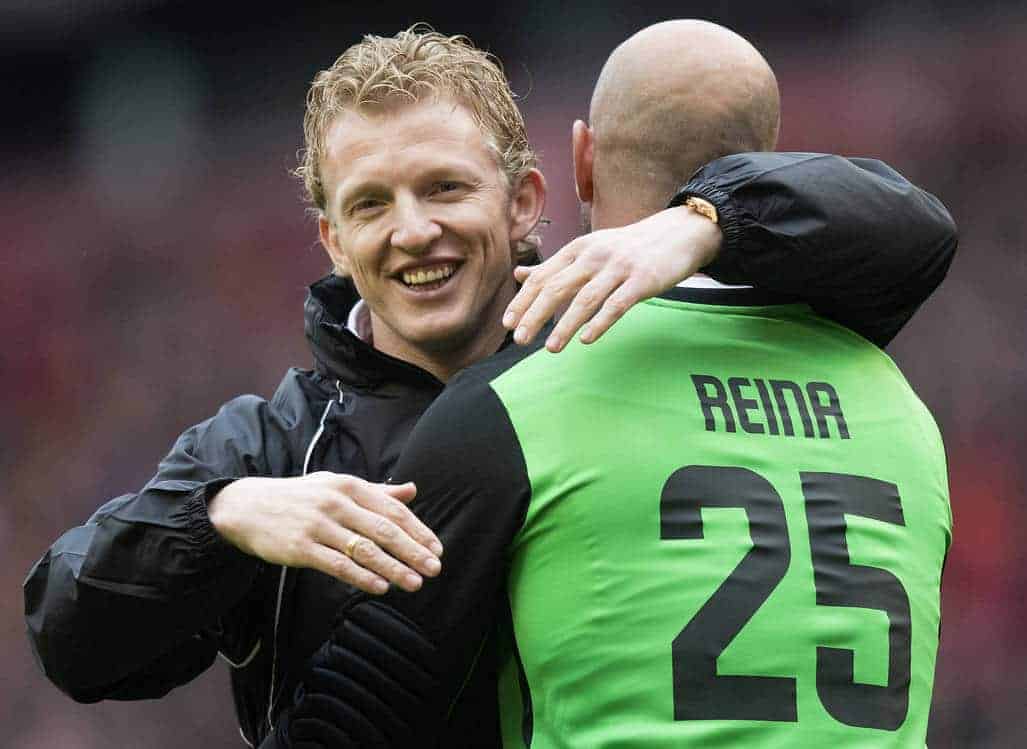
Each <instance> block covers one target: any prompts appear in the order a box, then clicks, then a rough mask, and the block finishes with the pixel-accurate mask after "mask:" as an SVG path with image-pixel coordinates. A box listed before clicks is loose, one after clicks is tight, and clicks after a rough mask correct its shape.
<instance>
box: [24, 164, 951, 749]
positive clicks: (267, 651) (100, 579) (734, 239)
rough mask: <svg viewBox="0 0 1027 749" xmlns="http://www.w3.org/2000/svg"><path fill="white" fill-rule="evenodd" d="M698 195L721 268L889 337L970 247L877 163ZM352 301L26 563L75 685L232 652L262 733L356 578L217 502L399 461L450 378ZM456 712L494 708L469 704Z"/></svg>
mask: <svg viewBox="0 0 1027 749" xmlns="http://www.w3.org/2000/svg"><path fill="white" fill-rule="evenodd" d="M692 194H694V195H699V196H702V197H705V198H706V199H708V200H710V201H711V202H713V203H714V205H715V206H716V207H717V208H718V211H719V212H720V216H721V223H722V227H723V230H724V237H725V243H724V247H723V251H722V253H721V255H720V257H719V259H718V261H717V262H716V263H715V264H714V265H713V266H711V268H710V269H709V271H710V273H711V275H714V276H715V277H717V278H719V279H720V280H723V281H727V282H735V283H737V282H742V281H745V282H751V283H754V284H757V285H759V286H762V287H765V288H768V289H771V290H775V291H778V292H781V293H785V294H794V295H797V296H800V297H802V298H804V299H806V300H807V301H809V302H810V303H811V304H812V305H813V306H814V307H815V308H817V309H818V310H819V311H821V312H822V313H824V314H825V315H827V316H830V317H833V318H835V319H837V320H838V321H840V322H843V323H844V324H846V325H848V326H849V327H851V328H852V329H854V330H856V331H857V332H859V333H861V334H863V335H864V336H866V337H867V338H869V339H870V340H872V341H874V342H875V343H877V344H878V345H882V346H883V345H884V344H886V343H887V342H888V341H889V340H890V339H891V338H892V337H893V336H894V335H895V333H896V332H897V331H898V330H899V329H900V328H901V327H902V325H903V324H905V322H906V321H907V320H908V319H909V317H910V316H911V315H912V314H913V312H914V311H915V310H916V308H917V307H918V306H919V304H920V303H921V302H922V301H923V300H924V299H926V298H927V296H929V294H930V293H931V292H932V291H933V290H934V288H935V287H936V286H937V285H938V284H939V283H940V282H941V280H942V278H943V277H944V275H945V272H946V271H947V269H948V266H949V264H950V263H951V260H952V255H953V253H954V251H955V247H956V234H955V226H954V225H953V223H952V219H951V218H950V216H949V214H948V213H947V211H946V210H945V209H944V207H943V206H942V205H941V204H940V203H939V202H938V201H937V200H936V199H935V198H933V197H932V196H930V195H928V194H927V193H925V192H923V191H921V190H919V189H918V188H916V187H914V186H913V185H911V184H910V183H909V182H907V181H906V180H905V179H903V178H902V177H901V175H898V174H897V173H896V172H894V171H892V170H891V169H890V168H889V167H887V166H886V165H884V164H882V163H881V162H877V161H872V160H852V161H849V160H846V159H842V158H840V157H834V156H822V155H818V154H780V153H764V154H741V155H736V156H730V157H726V158H723V159H719V160H717V161H715V162H712V163H711V164H710V165H707V166H706V167H704V168H703V169H701V170H700V171H699V172H697V174H696V175H695V177H694V178H693V179H692V181H691V182H689V184H688V185H686V187H685V188H683V189H682V191H681V192H680V193H679V194H678V195H677V196H676V198H675V200H676V201H677V202H681V201H683V200H684V198H685V197H687V196H688V195H692ZM356 300H357V296H356V292H355V290H354V288H353V286H352V284H351V283H349V282H347V281H343V280H340V279H337V278H333V277H329V278H326V279H323V280H322V281H320V282H318V283H316V284H314V285H313V286H312V287H311V289H310V294H309V296H308V299H307V302H306V309H305V315H306V325H305V327H306V335H307V338H308V340H309V342H310V345H311V348H312V350H313V353H314V360H315V367H314V369H312V370H299V369H292V370H290V371H289V372H288V373H287V374H286V376H285V378H284V379H283V381H282V383H281V384H280V385H279V387H278V390H277V391H276V393H275V395H274V396H273V397H272V398H271V400H264V399H262V398H259V397H256V396H252V395H250V396H241V397H239V398H236V399H234V400H232V401H229V402H228V403H226V404H225V405H224V406H223V407H222V408H221V410H220V411H219V412H218V413H217V415H215V416H214V417H213V418H212V419H209V420H207V421H205V422H203V423H201V424H199V425H197V426H195V427H193V428H192V429H190V430H188V431H187V432H185V433H184V434H183V435H182V436H181V437H180V438H179V439H178V441H177V442H176V444H175V446H174V447H173V448H172V450H171V452H170V453H169V454H168V455H167V457H165V459H164V460H163V461H162V462H161V464H160V466H159V468H158V471H157V474H156V475H155V476H154V478H153V479H151V481H150V482H149V483H148V484H147V485H146V486H145V487H143V489H142V490H140V491H139V492H138V493H135V494H126V495H124V496H121V497H118V498H116V499H113V500H111V501H109V502H108V503H107V504H105V505H103V506H102V507H101V508H100V509H99V510H98V511H97V512H96V513H95V514H94V515H93V516H92V517H91V518H90V519H89V521H88V522H87V523H86V524H85V525H83V526H80V527H77V528H73V529H71V530H69V531H68V532H67V533H65V534H64V535H63V536H61V537H60V538H59V539H58V540H57V541H56V542H55V543H54V545H53V546H52V547H51V548H50V549H49V550H48V551H47V552H46V553H45V554H44V555H43V557H42V559H40V560H39V562H37V563H36V565H35V566H34V567H33V568H32V570H31V571H30V572H29V576H28V578H27V579H26V581H25V586H24V593H25V615H26V621H27V624H28V631H29V636H30V639H31V643H32V646H33V649H34V652H35V654H36V656H37V659H38V661H39V663H40V666H41V667H42V669H43V671H44V672H45V673H46V675H47V676H48V677H49V678H50V679H51V680H52V681H53V682H54V683H55V684H56V685H57V686H58V687H60V688H61V689H62V690H63V691H65V692H66V693H67V694H69V695H70V696H71V697H73V698H74V699H76V700H79V701H82V702H93V701H97V700H101V699H144V698H153V697H159V696H161V695H163V694H166V693H167V692H168V691H169V690H171V689H173V688H174V687H176V686H178V685H180V684H184V683H186V682H188V681H190V680H191V679H193V678H194V677H195V676H197V675H198V674H200V673H201V672H203V671H204V670H206V669H207V668H208V667H209V666H210V664H211V663H212V662H213V661H214V660H215V658H216V656H217V654H218V653H219V652H220V653H221V654H222V656H223V657H224V658H225V660H227V661H228V662H229V663H230V664H231V665H232V681H233V692H234V695H235V700H236V707H237V711H238V714H239V720H240V723H241V726H242V730H243V733H244V735H245V737H246V738H247V740H248V741H250V742H252V743H254V744H256V743H257V742H259V741H260V740H261V739H262V738H263V736H264V735H265V734H266V733H267V731H268V728H269V726H270V724H271V722H272V721H273V720H274V718H275V716H276V715H277V713H278V711H279V709H280V708H281V707H282V706H283V702H285V699H284V698H283V695H287V694H288V695H291V691H292V688H293V687H294V685H295V684H296V683H297V682H298V680H299V678H300V676H301V675H302V669H303V666H304V664H305V662H306V660H307V658H308V656H309V655H310V654H311V653H312V652H314V651H315V650H316V649H317V647H318V646H319V645H320V644H321V642H322V641H323V640H325V638H326V637H327V636H328V634H329V632H330V631H331V630H332V628H333V624H334V619H335V616H336V612H338V611H339V610H340V609H341V608H342V607H343V604H344V602H345V601H346V599H347V598H348V597H349V596H351V595H353V594H354V592H355V591H354V590H353V589H351V588H349V587H348V586H346V585H344V584H343V583H340V582H338V581H337V580H335V579H333V578H330V577H328V576H326V575H323V574H321V573H319V572H315V571H311V570H292V569H290V570H285V569H283V568H281V567H274V566H271V565H267V564H265V563H263V562H262V561H260V560H257V559H255V558H253V557H250V556H248V555H246V554H243V553H242V552H240V551H238V550H237V549H235V548H234V547H232V546H230V545H229V544H227V543H226V542H224V541H223V540H222V539H221V538H220V536H219V535H218V534H217V532H216V531H215V530H214V528H213V526H212V525H211V523H210V520H209V518H208V517H207V513H206V503H207V500H208V499H209V498H210V497H212V496H213V495H214V494H215V493H216V492H217V491H218V490H219V489H221V488H222V487H223V486H224V485H226V484H227V483H229V482H230V481H232V480H233V479H235V478H239V477H243V476H299V475H303V474H304V473H309V472H313V471H318V470H328V471H336V472H340V473H350V474H354V475H357V476H361V477H363V478H366V479H368V480H371V481H384V480H385V479H386V478H387V477H388V476H389V473H390V471H391V469H392V467H393V465H394V464H395V462H396V460H397V458H398V456H399V453H400V449H401V448H402V446H403V444H404V442H405V440H406V437H407V435H408V434H409V432H410V430H411V428H412V427H413V425H414V423H415V422H416V420H417V419H418V417H419V416H420V415H421V414H422V413H423V412H424V410H425V409H426V408H427V406H428V405H429V404H430V403H431V401H432V400H433V399H434V398H435V397H436V396H437V395H438V394H439V392H441V390H442V383H441V382H439V381H438V380H437V379H436V378H434V377H433V376H432V375H430V374H429V373H427V372H425V371H424V370H421V369H419V368H418V367H415V366H413V365H411V364H407V363H405V362H402V361H399V360H397V359H394V358H392V357H389V356H387V355H384V354H382V353H380V352H378V351H376V350H374V349H373V348H371V347H369V346H367V345H366V344H365V343H363V342H362V341H360V340H359V339H358V338H357V337H356V336H354V335H353V334H351V333H350V332H349V331H348V330H346V329H345V326H344V321H345V320H346V318H347V314H348V312H349V309H350V308H351V307H352V305H353V304H354V303H355V302H356ZM481 678H483V679H485V680H486V681H487V680H488V679H489V674H488V673H487V670H484V672H483V674H482V677H481ZM466 692H467V694H468V695H469V699H474V698H475V696H477V695H481V696H484V697H486V698H488V699H491V695H490V694H489V693H488V690H487V689H483V690H477V691H476V690H474V689H473V688H472V689H469V690H466ZM456 715H457V719H460V717H461V715H464V716H471V717H470V718H469V720H471V721H472V722H474V721H478V720H484V721H486V722H487V721H489V720H491V716H490V714H489V713H488V711H487V710H479V709H477V708H476V707H474V706H471V707H470V708H469V709H467V710H464V711H457V713H456ZM488 728H489V727H488V726H486V729H488Z"/></svg>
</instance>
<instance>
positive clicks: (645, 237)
mask: <svg viewBox="0 0 1027 749" xmlns="http://www.w3.org/2000/svg"><path fill="white" fill-rule="evenodd" d="M722 240H723V237H722V234H721V231H720V228H719V227H718V226H717V224H715V223H713V222H712V221H710V220H709V219H707V218H705V217H703V216H700V215H698V214H697V213H695V212H694V211H692V209H690V208H686V207H683V206H679V207H676V208H667V209H665V210H663V211H660V212H659V213H656V214H654V215H652V216H649V217H648V218H645V219H642V220H641V221H639V222H637V223H635V224H630V225H628V226H622V227H619V228H616V229H604V230H602V231H596V232H592V233H591V234H586V235H584V236H582V237H578V238H577V239H575V240H574V241H573V242H571V243H570V244H568V245H566V246H565V247H563V248H562V249H561V250H559V251H558V252H557V253H556V254H555V255H553V256H552V257H551V258H549V259H548V260H546V261H545V262H544V263H541V264H539V265H536V266H527V267H518V268H515V269H514V275H515V276H516V278H517V280H518V281H519V282H521V283H522V284H523V285H522V286H521V289H520V291H518V292H517V296H515V297H514V298H513V301H511V302H510V305H509V306H508V307H507V309H506V314H505V315H504V316H503V325H505V326H506V327H507V329H509V330H515V333H514V340H515V341H516V342H517V343H521V344H524V343H528V342H530V341H531V340H532V339H533V338H534V337H535V336H536V335H538V332H539V330H541V329H542V326H543V325H545V324H546V322H547V321H548V320H549V319H550V318H551V317H552V316H553V315H555V314H556V313H557V312H558V311H559V310H560V309H561V308H562V307H564V306H565V305H566V304H567V303H568V302H570V307H568V308H567V311H566V312H565V313H564V314H563V316H562V317H561V318H560V321H559V323H557V325H556V327H555V328H554V329H553V332H552V333H551V334H550V335H549V338H548V339H547V340H546V348H547V349H549V350H550V351H553V352H557V351H562V350H563V347H564V346H566V345H567V342H568V341H569V340H570V339H571V337H572V336H573V335H574V334H575V333H576V332H577V330H578V329H579V328H581V326H582V325H585V323H588V324H587V325H585V327H584V329H583V330H582V333H581V341H582V342H583V343H592V342H593V341H595V340H596V339H598V338H599V336H601V335H602V334H603V333H605V332H606V331H607V330H608V329H609V328H610V326H611V325H613V323H615V322H616V321H617V320H618V319H620V317H621V315H623V314H624V313H625V312H627V310H628V309H630V308H631V307H632V306H633V305H635V304H637V303H638V302H640V301H642V300H643V299H648V298H649V297H651V296H655V295H657V294H660V293H662V292H664V291H666V290H667V289H669V288H671V287H672V286H674V285H675V284H677V283H679V282H680V281H683V280H684V279H686V278H688V277H689V276H691V275H692V274H694V273H695V272H696V271H698V270H699V269H700V268H703V267H704V266H706V265H709V264H710V263H712V262H713V260H714V259H715V258H716V257H717V253H718V252H720V246H721V243H722ZM572 299H573V301H571V300H572ZM590 319H591V320H590Z"/></svg>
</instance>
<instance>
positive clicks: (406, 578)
mask: <svg viewBox="0 0 1027 749" xmlns="http://www.w3.org/2000/svg"><path fill="white" fill-rule="evenodd" d="M403 582H404V583H406V586H407V587H408V588H413V589H414V590H417V589H418V588H420V587H421V583H422V582H423V580H422V579H421V576H420V575H415V574H413V573H411V574H409V575H403Z"/></svg>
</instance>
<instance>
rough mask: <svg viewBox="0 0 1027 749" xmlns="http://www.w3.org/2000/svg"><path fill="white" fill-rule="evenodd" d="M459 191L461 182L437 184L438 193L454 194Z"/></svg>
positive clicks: (436, 190)
mask: <svg viewBox="0 0 1027 749" xmlns="http://www.w3.org/2000/svg"><path fill="white" fill-rule="evenodd" d="M459 189H460V183H459V182H436V183H435V192H436V193H443V192H454V191H456V190H459Z"/></svg>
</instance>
